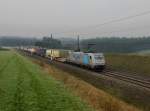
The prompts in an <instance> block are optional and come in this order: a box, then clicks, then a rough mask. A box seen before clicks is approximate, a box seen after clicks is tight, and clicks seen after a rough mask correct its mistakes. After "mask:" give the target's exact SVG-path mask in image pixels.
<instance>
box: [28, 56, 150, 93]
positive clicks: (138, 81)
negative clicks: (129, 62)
mask: <svg viewBox="0 0 150 111" xmlns="http://www.w3.org/2000/svg"><path fill="white" fill-rule="evenodd" d="M28 56H31V55H28ZM32 57H34V58H36V59H38V60H41V61H44V62H46V63H48V59H46V58H43V57H39V56H36V55H32ZM57 63H58V64H59V63H60V62H57ZM63 64H64V65H65V63H61V65H63ZM65 67H66V66H65ZM73 67H75V66H73ZM66 69H67V68H66ZM84 70H86V69H84ZM87 71H89V72H90V73H93V74H94V75H95V77H96V76H97V77H99V75H100V74H101V75H103V76H107V77H111V78H115V79H118V80H121V81H124V82H127V83H131V84H134V85H136V86H140V87H143V88H146V89H148V90H149V91H150V82H149V81H146V80H143V79H137V78H136V77H135V76H134V77H133V76H129V75H125V74H124V75H122V74H120V73H121V72H115V71H111V70H107V69H106V70H105V71H104V72H100V73H99V72H94V71H91V70H88V69H87ZM123 73H124V72H123Z"/></svg>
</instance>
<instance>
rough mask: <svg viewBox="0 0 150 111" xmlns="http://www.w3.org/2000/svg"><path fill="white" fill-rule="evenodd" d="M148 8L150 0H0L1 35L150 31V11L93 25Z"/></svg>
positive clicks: (87, 35)
mask: <svg viewBox="0 0 150 111" xmlns="http://www.w3.org/2000/svg"><path fill="white" fill-rule="evenodd" d="M145 11H150V0H0V35H12V36H15V35H16V36H36V37H41V36H47V35H50V33H58V34H54V35H55V36H56V37H69V36H70V37H74V36H76V35H77V34H82V36H83V37H85V38H86V37H96V36H143V35H150V14H149V15H144V16H140V17H136V18H133V19H129V20H126V21H122V22H117V23H112V24H107V25H104V26H101V27H91V26H94V25H97V24H101V23H104V22H107V21H111V20H114V19H119V18H122V17H126V16H130V15H136V14H138V13H142V12H145ZM87 27H88V28H87ZM60 32H68V33H60ZM84 34H85V35H84Z"/></svg>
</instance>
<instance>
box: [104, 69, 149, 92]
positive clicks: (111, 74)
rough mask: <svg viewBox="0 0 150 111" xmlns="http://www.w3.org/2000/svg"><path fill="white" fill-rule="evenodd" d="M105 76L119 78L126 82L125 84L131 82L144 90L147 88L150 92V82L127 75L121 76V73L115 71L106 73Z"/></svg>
mask: <svg viewBox="0 0 150 111" xmlns="http://www.w3.org/2000/svg"><path fill="white" fill-rule="evenodd" d="M104 75H105V76H109V77H114V78H117V79H119V80H122V81H125V82H129V83H132V84H135V85H138V86H141V87H144V88H147V89H149V90H150V82H149V81H145V80H143V79H137V78H136V77H133V76H132V77H130V76H127V75H121V74H120V72H119V73H118V72H113V71H105V72H104Z"/></svg>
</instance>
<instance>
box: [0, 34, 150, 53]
mask: <svg viewBox="0 0 150 111" xmlns="http://www.w3.org/2000/svg"><path fill="white" fill-rule="evenodd" d="M0 46H14V47H15V46H38V47H43V48H61V49H72V50H76V49H77V39H73V38H60V39H54V38H51V37H43V38H42V39H37V38H28V37H26V38H25V37H24V38H22V37H0ZM80 48H81V50H83V51H94V52H107V53H109V52H114V53H116V52H118V53H129V52H138V51H142V50H149V49H150V37H138V38H126V37H122V38H120V37H109V38H108V37H103V38H91V39H84V40H80Z"/></svg>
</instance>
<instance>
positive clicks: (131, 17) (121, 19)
mask: <svg viewBox="0 0 150 111" xmlns="http://www.w3.org/2000/svg"><path fill="white" fill-rule="evenodd" d="M148 14H150V10H149V11H145V12H142V13H137V14H134V15H130V16H126V17H122V18H118V19H113V20H110V21H107V22H104V23H101V24H97V25H92V26H87V27H82V28H77V29H88V28H98V27H102V26H104V25H109V24H113V23H117V22H122V21H126V20H129V19H133V18H136V17H140V16H144V15H148ZM67 33H68V34H69V33H70V34H76V33H77V34H80V35H87V34H88V33H82V34H81V33H78V32H76V31H64V32H57V33H54V34H67Z"/></svg>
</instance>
